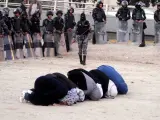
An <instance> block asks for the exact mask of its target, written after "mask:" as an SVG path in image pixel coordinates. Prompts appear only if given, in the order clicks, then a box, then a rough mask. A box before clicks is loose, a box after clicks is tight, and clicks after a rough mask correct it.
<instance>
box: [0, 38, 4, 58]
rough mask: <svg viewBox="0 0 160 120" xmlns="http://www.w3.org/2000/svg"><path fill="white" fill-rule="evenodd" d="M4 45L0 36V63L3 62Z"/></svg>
mask: <svg viewBox="0 0 160 120" xmlns="http://www.w3.org/2000/svg"><path fill="white" fill-rule="evenodd" d="M4 60H5V59H4V43H3V37H2V36H0V61H4Z"/></svg>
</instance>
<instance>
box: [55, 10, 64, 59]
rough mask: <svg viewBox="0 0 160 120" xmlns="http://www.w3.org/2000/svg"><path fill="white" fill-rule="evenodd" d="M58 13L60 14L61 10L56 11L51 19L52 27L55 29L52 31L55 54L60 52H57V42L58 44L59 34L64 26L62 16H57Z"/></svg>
mask: <svg viewBox="0 0 160 120" xmlns="http://www.w3.org/2000/svg"><path fill="white" fill-rule="evenodd" d="M58 14H61V15H62V11H57V17H55V18H54V19H53V23H54V29H55V32H54V42H55V49H56V51H55V54H56V56H58V55H59V56H60V53H59V44H60V40H61V34H62V32H63V28H64V21H63V18H62V17H60V16H58Z"/></svg>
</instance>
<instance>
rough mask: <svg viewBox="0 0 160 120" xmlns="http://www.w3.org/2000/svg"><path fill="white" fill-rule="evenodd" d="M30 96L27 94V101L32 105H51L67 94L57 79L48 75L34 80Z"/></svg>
mask: <svg viewBox="0 0 160 120" xmlns="http://www.w3.org/2000/svg"><path fill="white" fill-rule="evenodd" d="M32 91H33V92H32V94H29V96H28V97H29V101H30V102H31V103H32V104H34V105H44V106H47V105H52V104H54V103H58V102H59V100H60V99H62V98H63V97H65V96H66V95H67V93H68V88H67V86H66V85H65V84H64V83H63V82H61V81H60V80H59V79H56V78H55V77H53V75H51V74H48V75H46V76H41V77H39V78H37V79H36V81H35V84H34V89H32Z"/></svg>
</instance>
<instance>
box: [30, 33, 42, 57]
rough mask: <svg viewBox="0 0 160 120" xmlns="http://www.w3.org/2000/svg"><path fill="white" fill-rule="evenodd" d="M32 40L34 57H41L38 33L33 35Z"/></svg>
mask: <svg viewBox="0 0 160 120" xmlns="http://www.w3.org/2000/svg"><path fill="white" fill-rule="evenodd" d="M32 38H33V51H34V55H35V57H43V53H42V43H41V40H42V38H41V36H40V34H39V33H34V34H33V35H32Z"/></svg>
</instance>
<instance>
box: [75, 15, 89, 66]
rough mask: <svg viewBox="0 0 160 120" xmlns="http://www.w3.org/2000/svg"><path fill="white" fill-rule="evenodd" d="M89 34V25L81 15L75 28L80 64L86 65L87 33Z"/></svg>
mask: <svg viewBox="0 0 160 120" xmlns="http://www.w3.org/2000/svg"><path fill="white" fill-rule="evenodd" d="M89 32H90V23H89V21H88V20H86V16H85V14H84V13H82V14H81V17H80V21H78V23H77V26H76V35H77V41H78V48H79V53H78V54H79V59H80V64H83V65H85V64H86V55H87V46H88V33H89ZM82 56H83V57H82Z"/></svg>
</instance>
